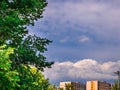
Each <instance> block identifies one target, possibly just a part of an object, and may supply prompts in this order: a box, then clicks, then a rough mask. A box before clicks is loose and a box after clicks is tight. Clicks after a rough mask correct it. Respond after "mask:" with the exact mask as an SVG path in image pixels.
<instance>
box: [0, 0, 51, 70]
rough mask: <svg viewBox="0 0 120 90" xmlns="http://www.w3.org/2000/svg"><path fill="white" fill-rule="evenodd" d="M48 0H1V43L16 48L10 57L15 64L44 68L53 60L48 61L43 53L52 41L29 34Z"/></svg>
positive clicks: (49, 65)
mask: <svg viewBox="0 0 120 90" xmlns="http://www.w3.org/2000/svg"><path fill="white" fill-rule="evenodd" d="M46 5H47V2H46V0H1V1H0V45H2V44H7V45H8V47H13V48H15V49H14V50H15V51H14V53H13V54H12V55H10V59H11V60H12V61H13V62H14V65H15V64H16V65H18V64H26V65H29V64H30V65H31V64H32V65H35V66H36V68H38V69H40V70H42V71H43V70H44V68H46V67H51V65H52V64H53V62H47V61H46V57H44V56H43V55H42V53H43V52H44V51H46V50H47V49H46V48H45V46H46V45H48V44H49V43H50V42H51V41H49V40H48V39H45V38H40V37H37V36H27V37H25V36H26V35H27V34H28V30H27V26H28V25H34V21H35V20H37V19H39V18H41V17H42V13H43V11H44V8H45V7H46Z"/></svg>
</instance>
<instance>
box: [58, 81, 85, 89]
mask: <svg viewBox="0 0 120 90" xmlns="http://www.w3.org/2000/svg"><path fill="white" fill-rule="evenodd" d="M67 87H69V88H70V90H85V88H86V87H85V85H84V84H82V83H80V82H60V88H62V89H63V90H66V88H67Z"/></svg>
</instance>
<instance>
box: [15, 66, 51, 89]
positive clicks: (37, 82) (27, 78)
mask: <svg viewBox="0 0 120 90" xmlns="http://www.w3.org/2000/svg"><path fill="white" fill-rule="evenodd" d="M17 70H18V72H19V77H20V82H19V85H20V87H19V88H17V90H48V87H49V81H48V79H45V78H44V75H43V74H42V73H41V72H40V71H39V70H38V69H37V68H35V67H32V66H25V65H20V66H19V67H17Z"/></svg>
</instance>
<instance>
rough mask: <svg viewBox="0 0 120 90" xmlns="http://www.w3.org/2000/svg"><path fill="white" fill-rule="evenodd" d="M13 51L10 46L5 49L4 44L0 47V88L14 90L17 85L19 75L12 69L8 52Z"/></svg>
mask: <svg viewBox="0 0 120 90" xmlns="http://www.w3.org/2000/svg"><path fill="white" fill-rule="evenodd" d="M11 53H13V49H12V48H8V49H5V46H1V47H0V89H1V90H15V88H16V87H18V86H19V84H18V82H19V76H18V72H17V71H16V70H12V66H11V65H12V62H11V61H10V59H9V54H11Z"/></svg>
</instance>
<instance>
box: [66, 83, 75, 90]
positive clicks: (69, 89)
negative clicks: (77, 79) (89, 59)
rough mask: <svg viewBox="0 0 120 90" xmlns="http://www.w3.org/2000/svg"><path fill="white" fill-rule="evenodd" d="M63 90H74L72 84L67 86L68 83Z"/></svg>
mask: <svg viewBox="0 0 120 90" xmlns="http://www.w3.org/2000/svg"><path fill="white" fill-rule="evenodd" d="M65 90H75V89H74V86H73V85H72V84H69V83H68V84H67V83H66V84H65Z"/></svg>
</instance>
